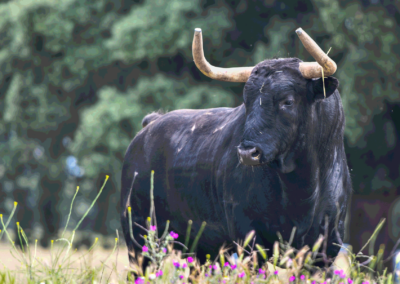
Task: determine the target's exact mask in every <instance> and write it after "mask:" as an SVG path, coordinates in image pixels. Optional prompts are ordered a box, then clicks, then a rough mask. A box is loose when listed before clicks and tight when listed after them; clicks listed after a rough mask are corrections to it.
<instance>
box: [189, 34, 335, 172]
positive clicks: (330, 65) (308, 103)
mask: <svg viewBox="0 0 400 284" xmlns="http://www.w3.org/2000/svg"><path fill="white" fill-rule="evenodd" d="M296 33H297V35H298V36H299V38H300V40H301V41H302V43H303V45H304V46H305V48H306V49H307V51H308V52H309V53H310V54H311V55H312V56H313V57H314V59H315V60H316V61H317V62H302V61H301V60H299V59H297V58H286V59H271V60H265V61H263V62H261V63H259V64H257V65H256V66H254V67H242V68H219V67H215V66H212V65H210V64H209V63H208V62H207V60H206V59H205V58H204V53H203V42H202V36H201V29H195V35H194V39H193V57H194V61H195V64H196V66H197V67H198V68H199V69H200V71H201V72H202V73H203V74H204V75H206V76H208V77H210V78H213V79H217V80H222V81H230V82H246V85H245V88H244V93H243V99H244V104H245V107H246V122H245V125H244V132H243V137H242V141H241V143H240V145H239V146H238V154H239V156H240V160H241V162H242V163H243V164H245V165H253V166H257V165H263V164H269V165H270V166H273V167H276V168H277V169H278V170H280V171H281V172H284V173H288V172H291V171H293V170H294V168H295V158H296V157H295V154H294V153H298V152H299V151H301V149H300V148H303V147H306V145H304V144H305V143H306V140H305V139H303V138H304V136H305V128H307V125H309V124H310V123H312V120H313V118H312V117H310V116H312V115H310V107H312V105H313V104H315V103H316V102H318V101H321V100H323V99H324V98H325V97H326V98H328V97H329V96H330V95H332V94H333V93H334V92H335V90H336V89H337V86H338V84H339V83H338V81H337V80H336V79H335V78H333V77H328V76H330V75H332V74H333V73H335V71H336V64H335V62H334V61H333V60H332V59H331V58H329V56H328V55H327V54H325V53H324V52H323V51H322V50H321V48H319V46H318V45H317V44H316V43H315V41H314V40H312V39H311V38H310V37H309V36H308V35H307V33H306V32H304V31H303V30H302V29H301V28H299V29H297V30H296ZM322 77H324V82H323V81H322V79H321V78H322ZM323 83H324V86H325V91H324V90H323ZM310 119H311V121H310ZM299 144H303V145H302V146H301V145H299Z"/></svg>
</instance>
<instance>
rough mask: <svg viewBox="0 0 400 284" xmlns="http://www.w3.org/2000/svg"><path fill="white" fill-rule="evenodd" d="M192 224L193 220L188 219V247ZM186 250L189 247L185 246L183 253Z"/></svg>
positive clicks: (186, 244)
mask: <svg viewBox="0 0 400 284" xmlns="http://www.w3.org/2000/svg"><path fill="white" fill-rule="evenodd" d="M192 224H193V221H192V220H189V221H188V227H187V230H186V238H185V247H187V246H188V245H189V238H190V230H191V229H192ZM186 250H187V248H184V249H183V251H182V253H185V252H186Z"/></svg>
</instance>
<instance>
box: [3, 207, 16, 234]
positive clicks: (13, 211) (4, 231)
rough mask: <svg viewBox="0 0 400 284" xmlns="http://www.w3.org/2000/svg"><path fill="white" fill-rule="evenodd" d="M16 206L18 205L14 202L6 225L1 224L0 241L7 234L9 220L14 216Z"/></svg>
mask: <svg viewBox="0 0 400 284" xmlns="http://www.w3.org/2000/svg"><path fill="white" fill-rule="evenodd" d="M17 204H18V203H17V202H16V201H14V208H13V210H12V211H11V214H10V217H8V220H7V223H6V225H5V226H4V224H3V223H2V224H3V231H2V232H1V233H0V240H1V238H2V237H3V234H4V233H7V227H8V224H10V221H11V218H12V217H13V216H14V213H15V210H16V209H17ZM1 216H3V214H1Z"/></svg>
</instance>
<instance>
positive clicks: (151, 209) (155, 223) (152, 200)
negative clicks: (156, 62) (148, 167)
mask: <svg viewBox="0 0 400 284" xmlns="http://www.w3.org/2000/svg"><path fill="white" fill-rule="evenodd" d="M150 218H152V219H153V220H154V221H153V223H154V226H156V235H157V236H158V234H157V220H156V209H155V207H154V171H151V176H150ZM150 225H151V224H150Z"/></svg>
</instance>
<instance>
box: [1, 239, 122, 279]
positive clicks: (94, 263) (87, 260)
mask: <svg viewBox="0 0 400 284" xmlns="http://www.w3.org/2000/svg"><path fill="white" fill-rule="evenodd" d="M31 246H32V245H31ZM58 249H59V247H56V246H54V248H53V252H55V253H54V254H53V255H51V253H50V249H44V248H42V247H39V246H38V247H37V251H36V259H37V261H38V262H40V263H44V264H45V265H46V266H49V265H50V264H51V263H52V262H51V259H52V257H54V255H55V254H56V252H57V250H58ZM87 252H88V251H87V250H86V249H79V250H77V251H76V252H75V253H74V254H73V255H72V256H71V267H73V268H80V267H85V266H87V265H89V266H90V267H101V264H102V262H104V261H105V260H106V259H107V258H108V257H109V256H110V254H111V253H112V250H105V249H103V248H102V247H96V248H95V249H94V250H93V252H92V253H89V254H86V253H87ZM31 253H32V254H33V253H34V247H31ZM85 254H86V255H85ZM83 255H85V257H82V256H83ZM14 256H16V253H15V251H14V250H13V249H12V246H11V245H10V244H9V243H3V242H0V271H2V270H3V268H4V267H5V268H6V269H8V270H11V271H22V270H23V268H22V264H21V261H19V260H18V259H16V258H15V257H14ZM17 257H18V256H17ZM63 257H64V253H62V254H61V258H60V261H59V262H58V263H59V264H61V265H62V266H63V262H62V260H63ZM18 258H19V257H18ZM19 259H20V258H19ZM114 265H115V266H116V268H117V273H118V275H119V276H118V277H117V274H116V273H115V272H113V273H112V275H111V277H110V273H111V271H112V268H113V266H114ZM41 267H43V266H41ZM106 267H107V268H106V269H105V271H104V277H106V278H109V277H110V278H109V282H113V281H112V280H116V279H123V278H125V277H126V273H127V270H126V268H127V267H129V262H128V251H127V249H126V247H119V248H118V249H117V250H116V251H115V252H114V254H113V255H112V256H111V257H110V258H109V259H108V260H107V263H106ZM107 282H108V281H107Z"/></svg>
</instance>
